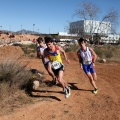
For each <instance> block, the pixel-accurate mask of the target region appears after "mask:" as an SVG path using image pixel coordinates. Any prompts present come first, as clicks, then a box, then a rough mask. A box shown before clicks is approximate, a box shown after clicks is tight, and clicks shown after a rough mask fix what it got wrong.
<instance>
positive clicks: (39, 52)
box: [37, 48, 43, 57]
mask: <svg viewBox="0 0 120 120" xmlns="http://www.w3.org/2000/svg"><path fill="white" fill-rule="evenodd" d="M37 54H38V55H39V57H41V56H42V55H43V54H42V53H41V51H40V48H37Z"/></svg>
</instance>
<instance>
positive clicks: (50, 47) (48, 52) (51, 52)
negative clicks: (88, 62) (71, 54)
mask: <svg viewBox="0 0 120 120" xmlns="http://www.w3.org/2000/svg"><path fill="white" fill-rule="evenodd" d="M44 39H45V43H46V45H47V48H46V49H45V50H44V60H45V61H46V60H47V58H48V59H49V61H50V62H51V67H52V70H53V72H54V74H55V76H56V78H57V80H58V82H59V83H60V84H61V85H62V88H63V92H64V94H65V98H68V97H69V96H70V95H71V93H70V87H68V86H67V84H66V82H65V81H64V80H63V73H64V65H63V63H62V59H61V55H60V52H61V53H62V54H63V56H64V57H65V60H66V61H67V63H68V64H69V63H70V61H69V59H68V58H67V56H66V53H65V51H64V50H63V49H62V48H61V47H60V46H55V45H54V44H53V39H52V38H51V37H45V38H44Z"/></svg>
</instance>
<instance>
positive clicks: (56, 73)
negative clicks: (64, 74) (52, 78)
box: [52, 65, 64, 75]
mask: <svg viewBox="0 0 120 120" xmlns="http://www.w3.org/2000/svg"><path fill="white" fill-rule="evenodd" d="M52 70H53V72H54V74H55V75H58V73H59V71H64V65H62V66H61V67H60V68H59V69H57V70H54V69H52Z"/></svg>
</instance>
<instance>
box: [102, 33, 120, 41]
mask: <svg viewBox="0 0 120 120" xmlns="http://www.w3.org/2000/svg"><path fill="white" fill-rule="evenodd" d="M119 39H120V35H116V34H108V35H107V36H106V37H101V42H103V43H117V42H118V40H119Z"/></svg>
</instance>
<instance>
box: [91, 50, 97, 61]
mask: <svg viewBox="0 0 120 120" xmlns="http://www.w3.org/2000/svg"><path fill="white" fill-rule="evenodd" d="M89 50H90V51H91V53H92V55H93V57H94V60H93V63H94V62H95V61H96V59H97V54H96V53H95V51H94V50H93V49H92V48H89Z"/></svg>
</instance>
